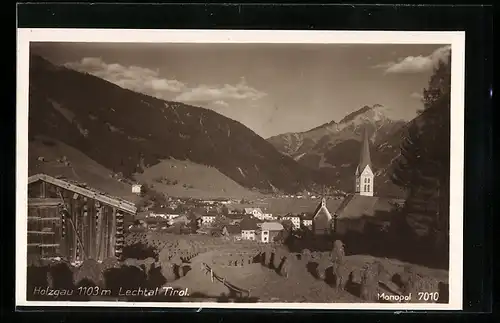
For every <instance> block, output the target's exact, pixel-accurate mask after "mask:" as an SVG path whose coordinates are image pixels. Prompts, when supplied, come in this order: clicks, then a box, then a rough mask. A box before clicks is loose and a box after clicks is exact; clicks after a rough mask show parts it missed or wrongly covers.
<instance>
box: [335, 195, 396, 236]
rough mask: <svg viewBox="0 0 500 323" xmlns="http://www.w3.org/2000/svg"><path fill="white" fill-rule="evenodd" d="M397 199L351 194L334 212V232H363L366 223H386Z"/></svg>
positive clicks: (381, 224) (382, 224)
mask: <svg viewBox="0 0 500 323" xmlns="http://www.w3.org/2000/svg"><path fill="white" fill-rule="evenodd" d="M398 201H399V200H395V199H391V198H385V197H377V196H367V195H358V194H352V195H351V196H349V197H348V198H346V203H344V204H342V206H341V207H340V208H339V209H338V210H337V211H336V212H335V217H336V219H335V222H336V224H335V232H336V233H338V234H345V233H346V232H347V231H357V232H363V231H364V230H365V227H366V225H367V224H373V225H380V226H384V225H388V224H389V221H390V219H391V217H392V214H393V213H392V211H393V210H394V208H395V207H397V205H398Z"/></svg>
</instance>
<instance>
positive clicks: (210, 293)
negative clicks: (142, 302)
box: [133, 233, 448, 303]
mask: <svg viewBox="0 0 500 323" xmlns="http://www.w3.org/2000/svg"><path fill="white" fill-rule="evenodd" d="M146 236H147V238H146ZM140 239H142V241H156V242H152V244H154V245H155V246H157V247H159V248H162V247H161V245H165V244H167V243H168V244H172V243H173V241H177V242H175V245H176V246H177V247H176V251H175V252H178V251H179V250H188V249H190V248H192V246H195V245H198V246H202V247H203V248H202V249H199V250H200V252H199V253H198V254H197V255H196V256H195V257H193V258H192V259H190V260H189V262H188V265H189V266H190V267H191V270H190V271H189V272H188V273H187V274H186V275H185V276H183V277H180V278H179V279H178V280H175V281H174V282H168V283H166V285H165V286H173V287H175V288H179V289H185V288H188V289H189V291H190V293H191V294H193V295H199V296H198V297H199V298H200V299H196V300H197V301H213V300H214V299H216V298H217V297H220V296H224V295H229V293H230V290H229V289H228V288H227V287H226V286H224V285H223V284H221V283H220V282H218V281H212V280H211V279H210V276H209V275H207V274H206V273H204V272H203V270H202V269H201V264H202V263H206V264H208V265H209V266H210V267H211V268H212V269H213V271H214V273H215V274H216V275H218V276H220V277H224V278H225V279H226V281H227V282H229V283H231V284H232V285H235V286H237V287H238V288H241V289H243V290H249V291H250V295H251V297H254V298H256V299H258V301H259V302H312V303H314V302H327V303H332V302H337V303H352V302H364V300H363V299H362V298H361V297H360V287H359V286H360V280H361V272H362V270H363V268H364V266H365V265H367V264H371V263H373V262H376V261H377V262H380V263H381V264H382V265H383V267H384V268H385V270H386V271H387V275H386V278H385V280H384V281H383V284H381V285H380V286H379V292H381V293H382V292H385V293H389V294H391V293H392V294H399V293H401V289H400V287H399V286H398V285H397V284H396V283H395V282H394V277H395V276H396V275H402V273H403V271H404V270H405V267H407V266H411V267H412V269H413V270H414V271H416V272H418V273H419V274H420V275H421V276H423V277H432V279H434V280H436V281H438V282H441V283H443V284H447V283H448V271H446V270H440V269H432V268H427V267H424V266H418V265H413V264H409V263H405V262H402V261H399V260H396V259H387V258H379V257H373V256H369V255H354V254H353V255H347V256H346V261H347V264H348V266H349V268H350V269H351V270H352V281H351V282H350V284H348V286H347V287H346V290H345V291H337V290H336V289H335V288H334V287H333V283H332V282H331V281H328V279H326V280H321V279H319V278H317V277H316V276H315V274H314V272H312V271H311V267H314V265H315V264H317V263H319V262H320V261H321V259H325V258H324V257H328V253H326V252H323V253H320V252H313V255H312V258H311V259H310V260H308V261H294V262H293V266H294V268H293V270H291V273H290V274H289V276H288V277H283V276H282V275H280V274H279V272H278V271H277V270H276V269H275V268H273V267H272V266H268V265H265V264H262V263H260V262H259V261H258V260H254V261H253V262H252V263H248V264H247V262H245V264H244V265H239V264H238V265H232V261H231V260H234V259H240V257H241V255H244V256H245V255H250V256H252V255H255V256H257V255H258V254H259V253H261V252H263V251H264V252H266V251H267V252H270V250H273V252H274V253H275V255H280V256H279V257H281V256H285V257H292V258H294V259H297V254H294V253H289V252H288V251H287V250H286V248H285V247H283V246H274V247H270V246H266V245H265V244H259V243H256V242H248V241H247V242H245V241H243V242H230V241H227V240H224V239H223V238H213V237H207V236H197V235H193V236H176V235H162V234H161V233H155V234H151V233H149V234H146V235H143V236H142V237H141V238H140ZM140 239H137V237H136V238H134V239H133V241H139V240H140ZM159 241H164V243H163V244H162V243H158V242H159ZM275 257H278V256H275ZM202 296H203V297H205V299H203V297H202Z"/></svg>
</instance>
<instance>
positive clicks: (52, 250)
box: [27, 174, 137, 262]
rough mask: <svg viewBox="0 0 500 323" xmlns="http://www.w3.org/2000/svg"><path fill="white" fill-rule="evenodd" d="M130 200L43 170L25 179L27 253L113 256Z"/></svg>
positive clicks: (131, 206) (121, 237) (71, 258)
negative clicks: (42, 172)
mask: <svg viewBox="0 0 500 323" xmlns="http://www.w3.org/2000/svg"><path fill="white" fill-rule="evenodd" d="M136 213H137V208H136V206H135V205H134V203H132V202H129V201H126V200H123V199H121V198H118V197H112V196H110V195H107V194H106V193H103V192H100V191H97V190H95V189H91V188H89V187H82V185H80V184H79V183H76V182H70V181H68V180H61V179H57V178H55V177H52V176H48V175H46V174H37V175H33V176H31V177H29V178H28V233H27V235H28V254H29V255H37V256H41V257H43V258H52V257H63V258H67V259H68V260H69V261H70V262H79V261H83V260H86V259H90V258H92V259H96V260H98V261H102V260H104V259H106V258H109V257H119V256H120V255H121V253H122V249H123V246H124V242H125V241H124V229H125V228H124V226H125V225H124V219H125V217H126V216H131V217H135V215H136Z"/></svg>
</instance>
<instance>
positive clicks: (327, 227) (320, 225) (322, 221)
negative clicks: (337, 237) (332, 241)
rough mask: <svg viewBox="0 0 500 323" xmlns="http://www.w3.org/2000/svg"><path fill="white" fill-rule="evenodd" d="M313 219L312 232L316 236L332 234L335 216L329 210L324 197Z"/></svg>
mask: <svg viewBox="0 0 500 323" xmlns="http://www.w3.org/2000/svg"><path fill="white" fill-rule="evenodd" d="M312 217H313V219H312V230H313V232H314V234H317V235H324V234H330V233H332V224H333V216H332V214H331V213H330V211H329V210H328V207H327V204H326V199H325V198H324V197H323V198H322V199H321V202H320V203H319V205H318V207H317V208H316V210H315V211H314V213H313V216H312Z"/></svg>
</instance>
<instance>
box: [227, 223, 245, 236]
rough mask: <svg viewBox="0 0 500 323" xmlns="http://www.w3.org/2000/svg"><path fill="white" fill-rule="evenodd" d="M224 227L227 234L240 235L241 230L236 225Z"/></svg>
mask: <svg viewBox="0 0 500 323" xmlns="http://www.w3.org/2000/svg"><path fill="white" fill-rule="evenodd" d="M224 227H225V228H226V230H227V233H229V234H239V233H241V228H240V226H239V225H237V224H235V225H231V224H228V225H225V226H224Z"/></svg>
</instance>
